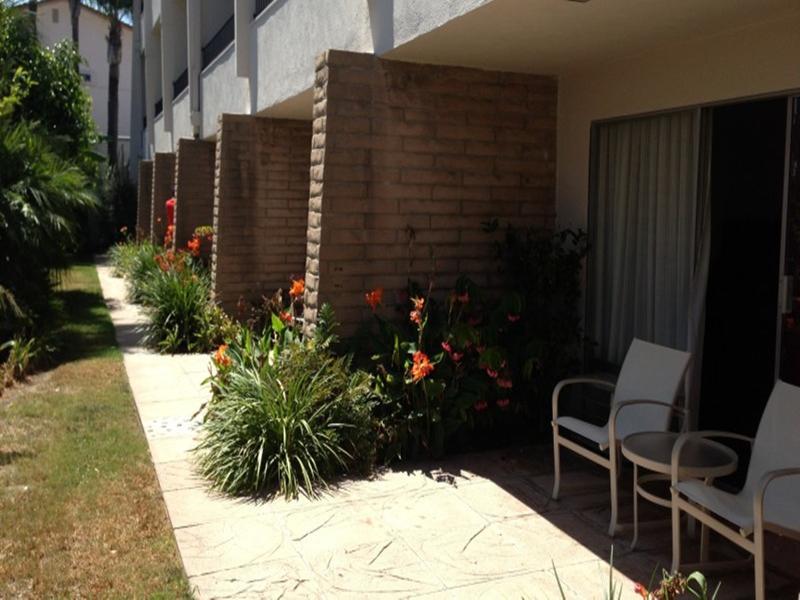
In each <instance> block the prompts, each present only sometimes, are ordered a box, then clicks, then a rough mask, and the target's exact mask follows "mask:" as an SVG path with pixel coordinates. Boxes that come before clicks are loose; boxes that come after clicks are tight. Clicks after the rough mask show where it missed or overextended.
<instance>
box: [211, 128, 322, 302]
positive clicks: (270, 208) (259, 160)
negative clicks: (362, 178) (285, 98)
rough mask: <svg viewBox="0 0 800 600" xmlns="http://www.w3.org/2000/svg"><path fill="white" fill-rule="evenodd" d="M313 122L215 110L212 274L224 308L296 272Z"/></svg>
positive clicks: (302, 246)
mask: <svg viewBox="0 0 800 600" xmlns="http://www.w3.org/2000/svg"><path fill="white" fill-rule="evenodd" d="M311 127H312V123H311V122H309V121H295V120H283V119H269V118H260V117H252V116H245V115H222V116H221V118H220V124H219V132H218V136H217V145H216V172H215V177H216V180H215V186H214V189H215V192H214V230H215V244H214V249H213V259H212V273H213V281H214V292H215V295H216V298H217V300H218V301H219V302H220V303H221V304H222V306H223V307H224V308H225V309H226V310H228V311H229V312H233V311H234V310H235V306H236V304H237V302H238V300H239V298H240V297H244V298H245V299H247V300H250V301H255V300H258V298H259V297H260V296H261V295H263V294H267V295H269V294H272V293H273V292H274V291H275V290H276V289H278V288H282V289H286V288H287V286H288V283H289V281H288V280H289V278H290V277H302V275H303V273H304V271H305V263H306V250H307V246H306V233H307V228H308V223H309V215H308V209H309V172H310V157H311V137H312V129H311Z"/></svg>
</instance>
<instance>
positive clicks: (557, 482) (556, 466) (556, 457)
mask: <svg viewBox="0 0 800 600" xmlns="http://www.w3.org/2000/svg"><path fill="white" fill-rule="evenodd" d="M553 476H554V481H553V495H552V498H553V500H558V492H559V488H560V487H561V452H560V447H559V443H558V429H557V428H556V427H555V426H553Z"/></svg>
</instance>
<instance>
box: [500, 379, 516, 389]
mask: <svg viewBox="0 0 800 600" xmlns="http://www.w3.org/2000/svg"><path fill="white" fill-rule="evenodd" d="M497 387H501V388H503V389H504V390H510V389H511V388H512V387H514V384H513V383H512V381H511V380H510V379H504V378H499V379H498V380H497Z"/></svg>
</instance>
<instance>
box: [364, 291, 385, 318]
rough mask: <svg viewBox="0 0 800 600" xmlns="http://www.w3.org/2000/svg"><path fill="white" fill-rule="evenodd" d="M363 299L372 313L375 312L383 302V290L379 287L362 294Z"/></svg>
mask: <svg viewBox="0 0 800 600" xmlns="http://www.w3.org/2000/svg"><path fill="white" fill-rule="evenodd" d="M364 298H365V299H366V301H367V304H368V305H369V307H370V308H371V309H372V312H375V309H376V308H377V307H378V306H379V305H380V303H381V302H382V301H383V288H381V287H379V288H375V289H374V290H372V291H369V292H367V293H366V294H364Z"/></svg>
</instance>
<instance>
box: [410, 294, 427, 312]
mask: <svg viewBox="0 0 800 600" xmlns="http://www.w3.org/2000/svg"><path fill="white" fill-rule="evenodd" d="M411 302H413V303H414V310H417V311H421V310H422V309H424V308H425V298H420V297H419V296H416V297H414V298H412V299H411Z"/></svg>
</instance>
